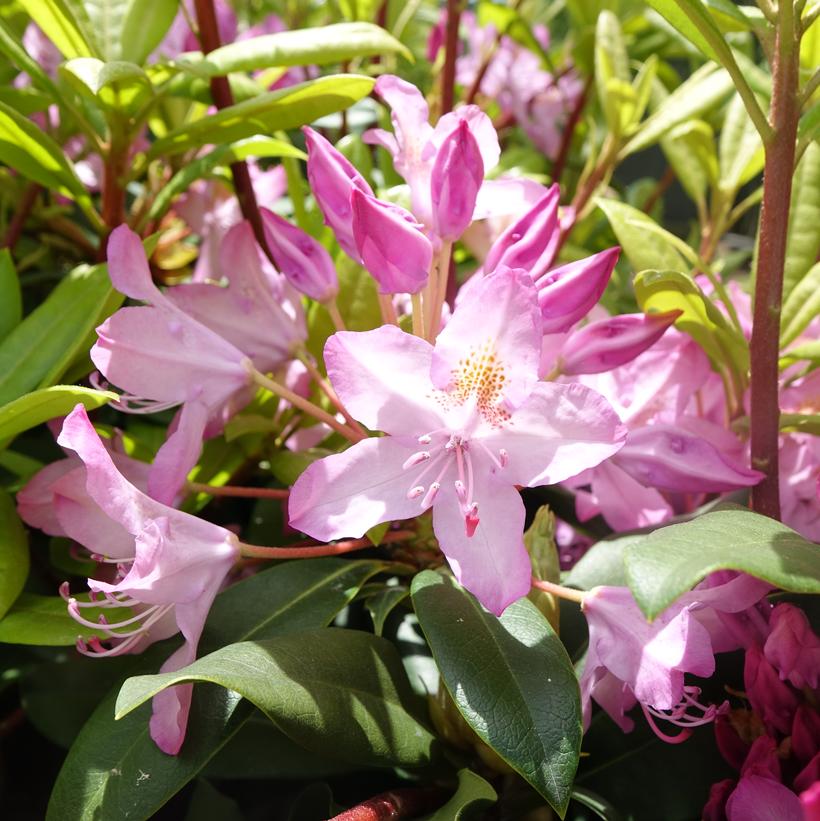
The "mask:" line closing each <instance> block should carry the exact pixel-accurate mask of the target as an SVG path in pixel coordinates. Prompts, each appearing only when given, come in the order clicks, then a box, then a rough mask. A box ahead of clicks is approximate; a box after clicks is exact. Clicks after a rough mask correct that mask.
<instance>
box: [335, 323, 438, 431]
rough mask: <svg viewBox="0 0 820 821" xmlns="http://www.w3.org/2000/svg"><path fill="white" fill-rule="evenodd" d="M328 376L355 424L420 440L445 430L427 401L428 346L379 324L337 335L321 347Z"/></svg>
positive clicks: (429, 357) (428, 387)
mask: <svg viewBox="0 0 820 821" xmlns="http://www.w3.org/2000/svg"><path fill="white" fill-rule="evenodd" d="M324 357H325V366H326V367H327V375H328V377H329V379H330V381H331V384H332V385H333V387H334V389H335V391H336V393H337V394H338V395H339V398H340V399H341V400H342V402H343V403H344V405H345V407H346V408H347V410H348V411H350V413H351V414H352V415H353V417H354V418H355V419H358V420H359V421H360V422H361V423H362V424H364V425H366V426H367V427H368V428H370V429H371V430H381V431H384V432H385V433H391V434H394V435H407V436H412V435H415V436H421V435H422V434H424V433H427V432H429V431H433V430H437V429H438V428H440V427H442V426H443V422H442V417H441V413H440V409H439V408H438V406H437V405H436V403H435V401H434V399H432V398H431V397H430V394H431V393H432V389H431V388H432V386H431V384H430V363H431V361H432V357H433V348H432V346H431V345H430V344H429V343H428V342H426V341H425V340H423V339H420V338H419V337H417V336H412V335H411V334H407V333H405V332H404V331H401V330H399V329H398V328H397V327H396V326H395V325H383V326H382V327H380V328H377V329H375V330H373V331H364V332H363V333H355V332H350V331H345V332H340V333H336V334H334V335H333V336H331V337H330V338H329V339H328V341H327V343H326V344H325V353H324Z"/></svg>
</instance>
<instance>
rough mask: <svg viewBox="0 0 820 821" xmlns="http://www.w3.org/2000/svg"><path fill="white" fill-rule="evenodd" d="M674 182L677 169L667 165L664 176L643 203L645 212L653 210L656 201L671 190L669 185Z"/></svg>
mask: <svg viewBox="0 0 820 821" xmlns="http://www.w3.org/2000/svg"><path fill="white" fill-rule="evenodd" d="M673 182H675V169H674V168H672V166H671V165H667V166H666V170H665V171H664V172H663V176H662V177H661V178H660V179H659V180H658V182H657V184H656V185H655V187H654V188H653V189H652V191H651V192H650V194H649V196H648V197H647V198H646V202H645V203H644V204H643V211H644V213H645V214H649V213H650V212H651V211H652V209H653V208H654V207H655V203H656V202H657V201H658V200H659V199H660V198H661V197H662V196H663V195H664V194H665V193H666V192H667V191H668V190H669V186H670V185H672V183H673Z"/></svg>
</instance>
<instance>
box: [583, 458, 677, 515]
mask: <svg viewBox="0 0 820 821" xmlns="http://www.w3.org/2000/svg"><path fill="white" fill-rule="evenodd" d="M592 493H593V495H594V497H595V499H596V501H597V502H598V506H599V508H598V512H600V513H601V514H602V515H603V517H604V519H605V520H606V523H607V524H608V525H609V526H610V527H611V528H612V529H613V530H635V529H637V528H640V527H650V526H651V525H659V524H661V522H665V521H667V520H668V519H670V518H671V517H672V514H673V513H674V511H673V510H672V506H671V505H670V504H669V502H667V501H666V499H664V498H663V496H661V494H660V493H659V492H658V491H657V490H655V489H654V488H649V487H644V486H643V485H641V484H639V483H638V482H636V481H635V480H634V479H633V478H632V477H631V476H630V475H629V474H628V473H626V472H625V471H623V470H621V469H620V468H619V467H618V466H617V465H615V464H613V462H604V463H603V464H601V465H598V467H597V468H595V470H594V471H593V474H592ZM576 504H577V501H576ZM579 515H580V514H579Z"/></svg>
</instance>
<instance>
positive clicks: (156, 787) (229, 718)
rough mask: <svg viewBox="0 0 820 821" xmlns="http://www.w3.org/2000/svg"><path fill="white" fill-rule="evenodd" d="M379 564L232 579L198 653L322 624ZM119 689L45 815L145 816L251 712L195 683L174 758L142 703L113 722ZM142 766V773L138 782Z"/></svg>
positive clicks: (153, 656)
mask: <svg viewBox="0 0 820 821" xmlns="http://www.w3.org/2000/svg"><path fill="white" fill-rule="evenodd" d="M382 566H383V565H382V564H381V563H380V562H373V561H345V560H344V559H337V558H323V559H309V560H302V561H294V562H286V563H283V564H280V565H277V566H275V567H272V568H270V569H268V570H265V571H263V572H261V573H259V574H257V575H256V576H253V577H251V578H250V579H247V580H245V581H242V582H240V583H238V584H235V585H233V586H232V587H230V588H228V589H227V590H226V591H224V592H223V593H221V594H220V595H219V596H217V598H216V601H215V602H214V605H213V607H212V608H211V613H210V615H209V618H208V623H207V625H206V628H205V632H204V634H203V637H202V641H201V643H200V651H201V653H207V652H208V651H210V650H215V649H217V648H219V647H222V646H224V645H225V644H227V643H230V642H234V641H244V640H247V639H254V638H259V639H266V638H270V637H272V636H276V635H280V634H283V633H287V632H292V631H295V630H305V629H310V628H314V627H321V626H324V625H326V624H328V623H329V622H330V621H331V620H332V619H333V618H334V616H335V615H336V614H337V613H338V612H339V610H341V609H342V608H343V607H344V606H345V605H346V604H348V603H349V602H350V601H352V599H353V598H354V597H355V595H356V593H357V592H358V590H359V588H360V587H361V585H362V584H364V583H365V582H366V581H367V579H368V578H370V577H371V576H372V575H373V574H374V573H377V572H378V571H379V570H380V569H381V568H382ZM0 625H2V622H0ZM169 652H170V651H169V650H168V649H167V648H156V649H154V648H152V651H149V655H148V656H147V657H144V658H143V659H140V660H139V664H140V667H139V668H138V669H136V670H134V673H149V672H154V671H155V670H157V669H158V668H159V666H160V664H162V662H163V661H164V660H165V658H166V657H167V655H168V654H169ZM118 690H119V687H118V686H117V687H115V688H114V690H112V691H111V692H110V693H109V694H108V696H107V697H106V698H105V699H104V700H103V701H102V702H101V704H100V706H99V707H98V708H97V710H96V711H95V712H94V714H93V715H92V717H91V718H90V719H89V721H88V722H87V723H86V725H85V727H84V728H83V730H82V732H81V733H80V734H79V736H78V738H77V741H76V742H75V744H74V746H73V747H72V749H71V750H70V752H69V754H68V757H67V758H66V761H65V764H64V765H63V769H62V770H61V771H60V774H59V776H58V778H57V782H56V784H55V786H54V791H53V793H52V796H51V801H50V803H49V811H48V816H47V817H48V818H49V819H51V820H53V821H63V819H66V818H71V819H76V821H92V819H94V821H96V819H98V818H122V817H126V816H127V817H129V818H131V819H147V818H150V817H151V816H152V815H153V814H154V813H155V812H156V811H157V810H158V809H159V808H160V807H161V806H163V804H165V803H166V802H167V801H168V799H169V798H170V797H171V796H172V795H174V794H175V793H176V792H178V791H179V790H180V789H182V787H184V786H185V784H187V783H188V782H189V781H190V780H191V779H192V778H194V777H195V776H196V775H197V773H199V772H200V771H201V770H202V768H203V767H204V766H205V765H206V764H207V763H208V762H209V761H210V760H211V758H212V757H213V756H214V755H216V753H217V752H218V751H219V750H220V749H222V748H223V747H224V746H225V745H226V744H227V743H228V742H229V741H230V740H231V739H232V738H233V737H234V736H235V735H236V734H237V733H238V732H239V730H240V729H241V728H242V727H243V726H244V725H245V723H246V722H247V721H248V720H249V719H250V718H251V717H252V716H254V715H258V713H257V712H256V711H255V710H254V708H253V706H252V705H251V704H249V703H248V702H246V701H244V700H242V699H241V698H240V697H239V696H237V695H236V694H233V693H230V692H228V691H227V690H223V689H222V688H217V687H211V688H195V692H194V700H193V704H192V707H191V716H190V721H189V728H188V733H187V737H186V740H185V744H184V745H183V747H182V750H181V752H180V754H179V755H178V756H176V757H172V756H167V755H165V754H164V753H162V752H160V751H159V749H158V748H157V747H156V745H155V744H154V742H153V741H152V740H151V739H150V737H149V735H148V718H149V717H150V708H149V707H148V706H147V705H146V706H144V707H141V708H140V709H139V710H137V711H136V712H134V713H132V714H130V715H129V716H127V717H126V718H124V719H122V720H120V721H115V720H114V704H115V701H116V696H117V692H118ZM284 749H285V752H284V753H283V754H285V755H286V754H287V748H284ZM272 754H273V753H272ZM142 773H148V774H149V776H150V777H149V778H148V779H145V778H142V779H141V780H140V775H141V774H142Z"/></svg>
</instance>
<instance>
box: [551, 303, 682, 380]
mask: <svg viewBox="0 0 820 821" xmlns="http://www.w3.org/2000/svg"><path fill="white" fill-rule="evenodd" d="M680 315H681V311H670V312H669V313H665V314H621V315H620V316H611V317H608V318H607V319H601V320H599V321H598V322H590V323H589V325H585V326H584V327H583V328H581V329H579V330H577V331H574V332H572V333H571V334H570V336H569V338H568V339H567V340H566V342H564V346H563V348H562V349H561V366H560V367H561V372H562V373H565V374H579V373H602V372H603V371H611V370H612V369H613V368H617V367H618V366H619V365H624V364H625V363H627V362H631V361H632V360H633V359H634V358H635V357H636V356H638V354H641V353H643V352H644V351H645V350H646V349H647V348H651V347H652V345H654V344H655V343H656V342H657V341H658V340H659V339H660V338H661V337H662V336H663V335H664V333H665V332H666V329H667V328H668V327H669V326H670V325H672V324H673V323H674V322H675V320H676V319H677V318H678V317H679V316H680Z"/></svg>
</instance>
